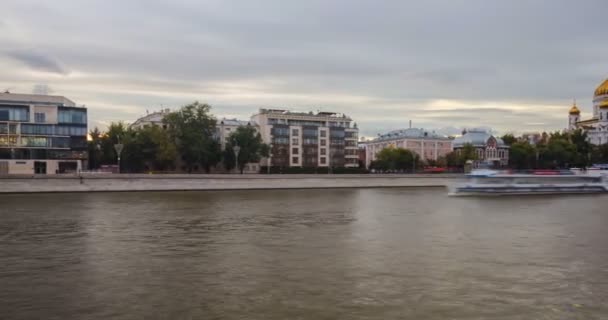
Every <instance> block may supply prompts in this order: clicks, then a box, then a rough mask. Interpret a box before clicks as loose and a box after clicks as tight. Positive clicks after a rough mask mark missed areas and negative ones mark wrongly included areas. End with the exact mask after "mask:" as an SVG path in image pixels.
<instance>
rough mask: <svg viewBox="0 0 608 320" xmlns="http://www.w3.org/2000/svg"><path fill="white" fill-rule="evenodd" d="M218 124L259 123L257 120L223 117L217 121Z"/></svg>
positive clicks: (244, 124) (248, 124) (252, 124)
mask: <svg viewBox="0 0 608 320" xmlns="http://www.w3.org/2000/svg"><path fill="white" fill-rule="evenodd" d="M217 123H218V124H220V125H222V124H223V125H226V126H257V123H256V122H255V121H246V120H238V119H226V118H223V119H221V120H218V121H217Z"/></svg>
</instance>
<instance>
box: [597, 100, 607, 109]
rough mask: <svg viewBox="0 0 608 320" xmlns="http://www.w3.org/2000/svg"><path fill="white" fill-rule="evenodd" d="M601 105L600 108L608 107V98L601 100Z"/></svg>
mask: <svg viewBox="0 0 608 320" xmlns="http://www.w3.org/2000/svg"><path fill="white" fill-rule="evenodd" d="M599 107H600V109H608V100H604V101H602V102H600V105H599Z"/></svg>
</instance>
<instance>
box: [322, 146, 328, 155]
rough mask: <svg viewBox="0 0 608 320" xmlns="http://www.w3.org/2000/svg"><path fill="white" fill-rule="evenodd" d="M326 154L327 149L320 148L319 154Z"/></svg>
mask: <svg viewBox="0 0 608 320" xmlns="http://www.w3.org/2000/svg"><path fill="white" fill-rule="evenodd" d="M326 154H327V149H325V148H321V155H322V156H324V155H326Z"/></svg>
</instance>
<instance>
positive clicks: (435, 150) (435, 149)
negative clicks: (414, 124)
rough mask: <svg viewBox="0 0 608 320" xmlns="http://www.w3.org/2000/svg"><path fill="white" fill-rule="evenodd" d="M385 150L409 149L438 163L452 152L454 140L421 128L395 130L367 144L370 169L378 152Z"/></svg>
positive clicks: (367, 163) (366, 160) (423, 158)
mask: <svg viewBox="0 0 608 320" xmlns="http://www.w3.org/2000/svg"><path fill="white" fill-rule="evenodd" d="M384 148H403V149H408V150H410V151H412V152H415V153H416V154H417V155H418V156H419V157H420V159H422V160H425V161H427V160H435V161H436V160H437V159H438V158H439V157H443V156H445V155H446V154H448V153H450V152H452V139H450V138H448V137H444V136H441V135H438V134H436V133H434V132H428V131H426V130H424V129H419V128H409V129H401V130H394V131H391V132H388V133H386V134H383V135H380V136H378V138H376V139H374V140H371V141H367V142H366V143H365V149H366V153H367V154H366V157H365V166H366V167H368V168H369V165H370V164H371V163H372V161H374V160H376V155H377V154H378V152H380V151H381V150H382V149H384Z"/></svg>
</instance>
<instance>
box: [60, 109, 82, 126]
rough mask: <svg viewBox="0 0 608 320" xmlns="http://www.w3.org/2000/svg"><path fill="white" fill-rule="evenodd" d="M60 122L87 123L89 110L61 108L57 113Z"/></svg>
mask: <svg viewBox="0 0 608 320" xmlns="http://www.w3.org/2000/svg"><path fill="white" fill-rule="evenodd" d="M57 118H58V119H57V120H58V122H59V123H79V124H86V123H87V112H86V111H85V110H75V109H59V112H58V113H57Z"/></svg>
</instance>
